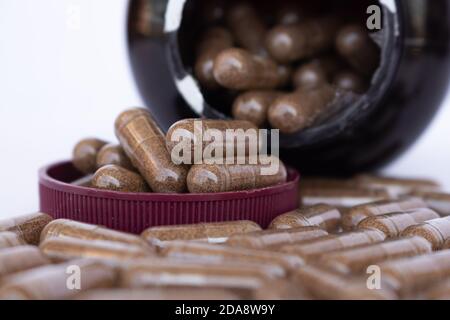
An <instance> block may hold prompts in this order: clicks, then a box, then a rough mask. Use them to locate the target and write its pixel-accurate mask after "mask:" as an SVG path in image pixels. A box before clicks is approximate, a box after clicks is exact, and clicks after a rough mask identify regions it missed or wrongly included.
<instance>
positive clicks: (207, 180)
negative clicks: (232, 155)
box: [187, 157, 287, 193]
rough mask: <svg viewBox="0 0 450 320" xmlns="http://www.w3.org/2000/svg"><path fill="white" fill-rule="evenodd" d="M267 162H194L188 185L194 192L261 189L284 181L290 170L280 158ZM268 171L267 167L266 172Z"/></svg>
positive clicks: (190, 190) (273, 158)
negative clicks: (212, 163)
mask: <svg viewBox="0 0 450 320" xmlns="http://www.w3.org/2000/svg"><path fill="white" fill-rule="evenodd" d="M272 160H273V161H274V162H273V164H272V165H271V167H270V168H272V169H273V170H272V169H269V166H268V165H265V164H264V165H262V164H257V165H252V164H242V165H241V164H234V165H194V166H192V168H191V170H190V171H189V175H188V178H187V184H188V189H189V192H191V193H218V192H230V191H242V190H253V189H261V188H266V187H270V186H274V185H277V184H281V183H285V182H286V180H287V171H286V167H285V166H284V164H283V163H282V162H281V160H279V159H278V158H275V157H272ZM265 170H268V171H267V173H265Z"/></svg>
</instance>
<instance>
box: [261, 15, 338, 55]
mask: <svg viewBox="0 0 450 320" xmlns="http://www.w3.org/2000/svg"><path fill="white" fill-rule="evenodd" d="M339 25H340V22H339V19H336V18H334V17H322V18H318V19H309V20H307V21H305V22H303V23H299V24H294V25H279V26H276V27H275V28H273V29H272V30H270V31H269V33H268V34H267V36H266V41H265V42H266V48H267V51H268V52H269V54H270V56H271V57H272V58H274V59H275V60H276V61H278V62H280V63H290V62H293V61H298V60H301V59H305V58H311V57H313V56H315V55H318V54H319V53H321V52H324V51H327V50H328V49H330V48H332V46H333V44H334V40H335V37H336V33H337V28H338V26H339Z"/></svg>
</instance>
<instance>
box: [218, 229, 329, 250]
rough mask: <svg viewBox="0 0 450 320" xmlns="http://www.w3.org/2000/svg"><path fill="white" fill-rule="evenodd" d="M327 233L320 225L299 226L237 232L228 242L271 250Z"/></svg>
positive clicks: (234, 244) (242, 246)
mask: <svg viewBox="0 0 450 320" xmlns="http://www.w3.org/2000/svg"><path fill="white" fill-rule="evenodd" d="M326 235H328V232H326V231H325V230H322V229H320V228H318V227H312V226H309V227H297V228H292V229H286V230H264V231H257V232H252V233H248V234H237V235H234V236H231V237H230V238H229V239H228V241H227V242H226V244H227V245H229V246H232V247H240V248H248V249H266V250H269V249H277V248H278V247H280V246H284V245H288V244H292V243H300V242H303V241H307V240H312V239H316V238H320V237H324V236H326Z"/></svg>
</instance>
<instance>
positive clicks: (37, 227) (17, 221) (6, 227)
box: [0, 212, 53, 245]
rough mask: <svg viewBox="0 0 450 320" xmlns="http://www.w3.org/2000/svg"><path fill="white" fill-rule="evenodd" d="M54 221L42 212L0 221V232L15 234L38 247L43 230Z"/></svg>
mask: <svg viewBox="0 0 450 320" xmlns="http://www.w3.org/2000/svg"><path fill="white" fill-rule="evenodd" d="M52 220H53V219H52V217H50V216H49V215H48V214H45V213H41V212H38V213H33V214H29V215H25V216H20V217H16V218H12V219H5V220H0V232H1V231H11V232H14V233H16V234H17V235H18V236H20V237H21V238H22V239H23V240H24V241H25V242H26V243H28V244H32V245H38V244H39V239H40V237H41V232H42V230H43V229H44V227H45V226H46V225H47V224H49V223H50V221H52Z"/></svg>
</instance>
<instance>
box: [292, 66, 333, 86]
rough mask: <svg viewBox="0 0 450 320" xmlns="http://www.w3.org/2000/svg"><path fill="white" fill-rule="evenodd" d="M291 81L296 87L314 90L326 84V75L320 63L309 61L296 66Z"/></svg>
mask: <svg viewBox="0 0 450 320" xmlns="http://www.w3.org/2000/svg"><path fill="white" fill-rule="evenodd" d="M292 81H293V84H294V87H295V88H297V89H300V90H314V89H319V88H320V87H322V86H324V85H326V84H328V75H327V73H326V72H325V70H324V69H323V68H322V67H321V65H320V64H318V63H314V62H311V63H307V64H304V65H301V66H300V67H298V69H297V70H296V71H295V72H294V75H293V77H292Z"/></svg>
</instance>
